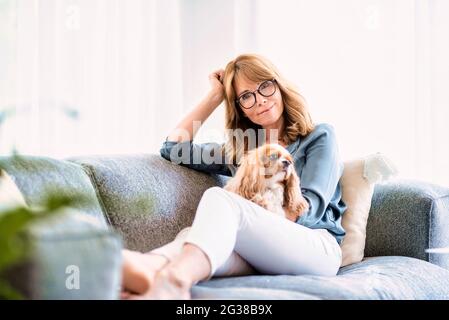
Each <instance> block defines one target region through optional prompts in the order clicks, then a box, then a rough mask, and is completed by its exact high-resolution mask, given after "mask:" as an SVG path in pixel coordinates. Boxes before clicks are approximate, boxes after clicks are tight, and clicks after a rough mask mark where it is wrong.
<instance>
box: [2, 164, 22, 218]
mask: <svg viewBox="0 0 449 320" xmlns="http://www.w3.org/2000/svg"><path fill="white" fill-rule="evenodd" d="M25 205H26V204H25V200H24V198H23V196H22V193H21V192H20V190H19V188H17V186H16V184H15V183H14V181H13V180H12V178H11V177H10V176H9V175H8V174H7V173H6V172H5V171H4V170H1V169H0V211H1V210H4V209H9V208H12V207H16V206H25Z"/></svg>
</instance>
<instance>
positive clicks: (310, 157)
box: [299, 124, 343, 227]
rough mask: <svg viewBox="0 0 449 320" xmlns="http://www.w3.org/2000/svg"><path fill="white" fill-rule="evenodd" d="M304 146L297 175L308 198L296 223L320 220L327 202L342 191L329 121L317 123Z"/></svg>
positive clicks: (305, 223)
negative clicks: (303, 158)
mask: <svg viewBox="0 0 449 320" xmlns="http://www.w3.org/2000/svg"><path fill="white" fill-rule="evenodd" d="M303 146H304V148H305V156H306V159H305V164H304V167H303V169H302V173H301V177H300V180H301V191H302V194H303V196H304V198H306V199H307V201H308V202H309V211H308V212H307V213H306V214H304V215H302V216H301V217H300V218H299V223H301V224H303V225H305V226H307V227H309V226H313V225H315V224H316V223H318V222H319V221H321V220H322V219H323V215H325V214H326V209H327V207H328V205H329V203H330V202H332V201H336V200H337V199H333V197H334V196H340V195H341V193H340V190H338V183H339V180H340V177H341V175H342V174H343V162H342V161H341V160H340V155H339V151H338V145H337V140H336V137H335V132H334V129H333V127H332V126H330V125H327V124H321V125H318V126H317V127H316V129H315V131H314V132H313V133H311V134H310V136H308V137H307V138H306V141H304V142H303ZM333 205H337V206H338V205H343V204H337V203H333Z"/></svg>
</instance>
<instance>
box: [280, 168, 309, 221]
mask: <svg viewBox="0 0 449 320" xmlns="http://www.w3.org/2000/svg"><path fill="white" fill-rule="evenodd" d="M284 207H285V209H286V212H287V215H288V218H289V219H290V220H292V221H296V219H297V218H298V217H299V216H301V215H302V214H303V213H306V212H307V211H308V210H309V203H308V202H307V200H306V199H305V198H304V197H303V196H302V193H301V187H300V181H299V177H298V175H297V174H296V171H295V170H293V171H292V173H291V174H290V177H289V178H288V179H287V181H286V184H285V190H284Z"/></svg>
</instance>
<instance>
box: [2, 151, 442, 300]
mask: <svg viewBox="0 0 449 320" xmlns="http://www.w3.org/2000/svg"><path fill="white" fill-rule="evenodd" d="M0 168H2V169H3V170H5V171H6V172H7V173H8V174H9V175H10V176H11V177H12V178H13V180H14V181H15V183H16V184H17V186H18V187H19V189H20V191H21V192H22V194H23V195H24V197H25V199H26V201H27V203H28V204H30V205H33V204H37V203H39V200H40V198H41V196H42V190H45V189H46V188H47V187H48V186H51V187H57V188H58V190H60V192H61V193H65V194H69V195H70V194H71V193H74V192H78V191H83V192H84V193H85V194H87V195H88V196H89V197H90V198H91V199H92V201H93V203H94V206H93V207H90V208H83V207H82V206H80V207H79V208H78V209H79V211H81V212H83V215H89V216H91V217H93V218H94V220H95V221H96V223H92V222H91V221H89V220H85V219H80V217H79V215H72V216H71V215H69V217H64V218H61V219H59V220H56V221H54V222H53V223H48V224H46V225H44V226H40V227H39V228H37V231H36V230H34V231H30V233H32V235H33V239H34V240H33V241H34V242H35V249H34V250H35V251H34V254H32V255H30V257H29V259H28V261H27V263H26V264H23V265H20V266H18V267H17V268H16V269H14V270H13V272H12V273H11V274H12V275H11V281H12V282H13V283H14V284H15V286H16V287H17V288H20V290H21V291H22V292H24V293H25V295H26V296H27V297H28V298H30V299H116V298H118V296H119V290H120V281H121V274H120V266H121V255H120V250H121V248H122V247H126V248H128V249H132V250H139V251H142V252H145V251H149V250H151V249H153V248H156V247H158V246H161V245H163V244H165V243H167V242H169V241H171V240H172V239H173V238H174V237H175V235H176V234H177V232H178V231H179V230H181V229H182V228H184V227H186V226H188V225H190V224H191V223H192V221H193V218H194V214H195V209H196V207H197V205H198V202H199V200H200V198H201V195H202V194H203V192H204V191H205V190H206V189H207V188H210V187H212V186H216V185H218V186H222V185H223V184H224V183H225V179H226V178H225V177H223V176H219V175H208V174H205V173H200V172H197V171H194V170H191V169H188V168H185V167H182V166H179V165H176V164H173V163H170V162H168V161H167V160H165V159H163V158H161V157H160V156H159V155H129V156H95V157H82V158H71V159H68V160H64V161H63V160H55V159H50V158H43V157H31V156H24V157H21V158H13V157H2V158H0ZM443 246H449V189H447V188H443V187H439V186H436V185H431V184H427V183H423V182H417V181H404V180H401V181H393V182H390V183H387V184H382V185H377V186H376V188H375V193H374V198H373V201H372V207H371V212H370V216H369V221H368V228H367V240H366V250H365V255H366V258H365V259H364V260H363V261H362V262H360V263H356V264H353V265H349V266H346V267H343V268H341V269H340V271H339V273H338V275H337V276H335V277H318V276H308V275H304V276H288V275H279V276H268V275H262V274H257V275H251V276H244V277H229V278H214V279H212V280H210V281H207V282H200V283H199V284H197V285H196V286H195V287H193V288H192V297H193V298H194V299H448V298H449V271H448V270H447V269H449V255H444V254H443V255H442V254H427V253H426V252H425V249H426V248H429V247H443ZM261 250H263V249H262V248H261ZM68 265H76V266H79V270H80V279H79V280H80V286H79V288H77V289H76V290H73V289H68V288H67V285H66V279H67V277H68V274H67V270H66V266H68Z"/></svg>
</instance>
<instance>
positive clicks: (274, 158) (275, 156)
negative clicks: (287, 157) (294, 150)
mask: <svg viewBox="0 0 449 320" xmlns="http://www.w3.org/2000/svg"><path fill="white" fill-rule="evenodd" d="M277 159H279V156H278V154H277V153H273V154H271V155H270V161H276V160H277Z"/></svg>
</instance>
